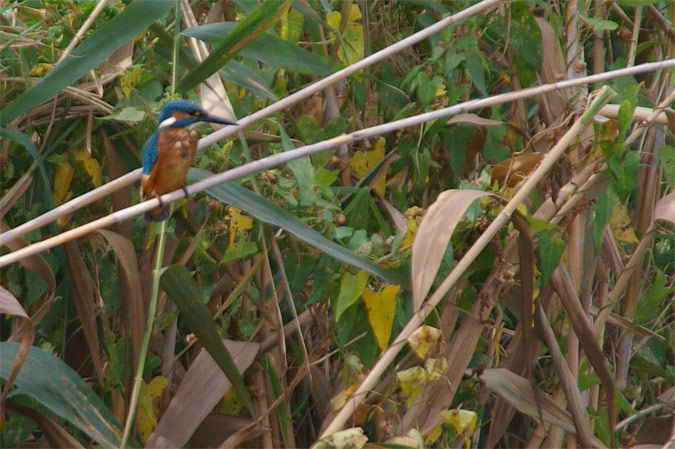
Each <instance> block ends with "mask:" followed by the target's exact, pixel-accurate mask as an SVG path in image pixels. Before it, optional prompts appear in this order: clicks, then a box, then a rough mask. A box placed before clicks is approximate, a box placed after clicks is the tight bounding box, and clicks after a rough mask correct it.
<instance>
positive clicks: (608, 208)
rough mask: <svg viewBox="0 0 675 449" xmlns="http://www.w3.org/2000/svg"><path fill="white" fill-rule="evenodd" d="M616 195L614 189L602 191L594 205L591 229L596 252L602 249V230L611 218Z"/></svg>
mask: <svg viewBox="0 0 675 449" xmlns="http://www.w3.org/2000/svg"><path fill="white" fill-rule="evenodd" d="M616 201H617V199H616V195H615V194H614V192H613V191H611V190H610V191H609V192H607V193H601V194H599V195H598V197H597V199H596V201H595V204H594V205H593V215H594V216H593V228H592V229H591V237H592V240H593V250H594V251H595V254H597V253H598V251H599V250H600V244H601V243H602V232H603V231H604V230H605V226H607V223H609V218H610V217H611V216H612V208H613V207H614V205H615V204H616Z"/></svg>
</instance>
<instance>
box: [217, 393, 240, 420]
mask: <svg viewBox="0 0 675 449" xmlns="http://www.w3.org/2000/svg"><path fill="white" fill-rule="evenodd" d="M243 407H244V404H243V403H242V402H241V401H240V400H239V398H237V392H236V391H234V388H232V387H230V389H229V390H227V393H225V396H223V400H222V401H221V402H220V411H221V412H222V413H227V414H228V415H238V414H239V412H241V409H242V408H243Z"/></svg>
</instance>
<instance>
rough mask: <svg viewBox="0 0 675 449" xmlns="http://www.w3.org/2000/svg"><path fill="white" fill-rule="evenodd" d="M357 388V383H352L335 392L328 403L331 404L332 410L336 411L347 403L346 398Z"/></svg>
mask: <svg viewBox="0 0 675 449" xmlns="http://www.w3.org/2000/svg"><path fill="white" fill-rule="evenodd" d="M357 388H359V384H358V383H353V384H351V385H350V386H348V387H347V388H346V389H344V390H342V391H341V392H339V393H338V394H336V395H335V396H334V397H333V398H332V399H331V400H330V404H331V405H332V406H333V410H335V411H338V410H340V409H341V408H342V407H344V406H345V404H346V403H347V399H349V398H350V397H351V395H352V393H354V392H355V391H356V389H357Z"/></svg>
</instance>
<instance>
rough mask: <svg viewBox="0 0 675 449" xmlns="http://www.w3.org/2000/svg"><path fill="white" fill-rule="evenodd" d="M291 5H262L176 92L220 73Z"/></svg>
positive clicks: (263, 3) (229, 35)
mask: <svg viewBox="0 0 675 449" xmlns="http://www.w3.org/2000/svg"><path fill="white" fill-rule="evenodd" d="M290 4H291V0H284V1H283V2H282V1H271V2H262V4H261V5H260V6H258V7H257V8H256V9H255V11H253V12H252V13H251V14H250V15H249V16H248V17H246V18H245V19H244V20H242V21H241V22H239V24H238V25H237V26H236V27H235V28H234V29H233V30H232V31H231V32H230V33H228V35H227V36H226V37H225V39H223V41H222V42H221V43H220V44H218V45H217V46H216V47H215V48H214V49H213V50H212V51H211V54H210V55H209V56H208V57H207V58H206V59H205V60H204V61H203V62H202V63H201V64H199V65H198V66H197V67H196V68H195V69H194V70H192V71H191V72H190V73H188V74H187V76H186V77H185V78H183V79H182V80H181V81H180V82H179V83H178V86H177V89H176V90H177V91H178V92H185V91H186V90H189V89H192V88H193V87H195V86H196V85H198V84H199V83H201V82H202V81H204V80H205V79H206V78H208V77H209V76H211V75H213V74H214V73H216V72H217V71H218V70H220V69H221V68H222V67H223V66H224V65H225V63H227V61H229V60H230V59H231V58H232V57H233V56H234V55H235V54H237V52H238V51H239V50H241V49H242V48H244V47H245V46H246V45H247V44H248V43H249V42H250V41H252V40H253V39H255V38H256V37H258V36H260V35H261V34H262V33H264V32H265V30H267V29H268V28H270V27H271V26H273V25H274V24H275V23H276V22H277V20H278V19H279V16H281V14H282V13H283V12H284V10H285V9H286V8H287V7H288V5H290Z"/></svg>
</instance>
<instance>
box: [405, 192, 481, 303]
mask: <svg viewBox="0 0 675 449" xmlns="http://www.w3.org/2000/svg"><path fill="white" fill-rule="evenodd" d="M486 195H491V194H490V193H489V192H482V191H479V190H446V191H445V192H443V193H441V194H440V195H439V196H438V198H437V199H436V201H435V202H434V204H432V205H431V206H430V207H429V210H428V211H427V213H426V215H425V216H424V219H423V220H422V224H420V227H419V229H418V230H417V234H416V235H415V241H414V242H413V247H412V267H411V271H412V284H413V301H414V303H415V311H417V310H419V309H420V307H421V305H422V302H423V301H424V298H426V296H427V293H429V290H430V289H431V286H432V284H433V283H434V279H435V278H436V274H437V273H438V269H439V267H440V266H441V262H442V261H443V255H444V254H445V249H446V248H447V246H448V242H449V241H450V237H451V236H452V232H453V231H454V230H455V227H456V226H457V224H458V223H459V221H460V220H461V218H462V216H463V215H464V212H465V211H466V209H467V208H468V207H469V206H470V205H471V204H472V203H473V202H474V201H475V200H476V199H478V198H481V197H483V196H486Z"/></svg>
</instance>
